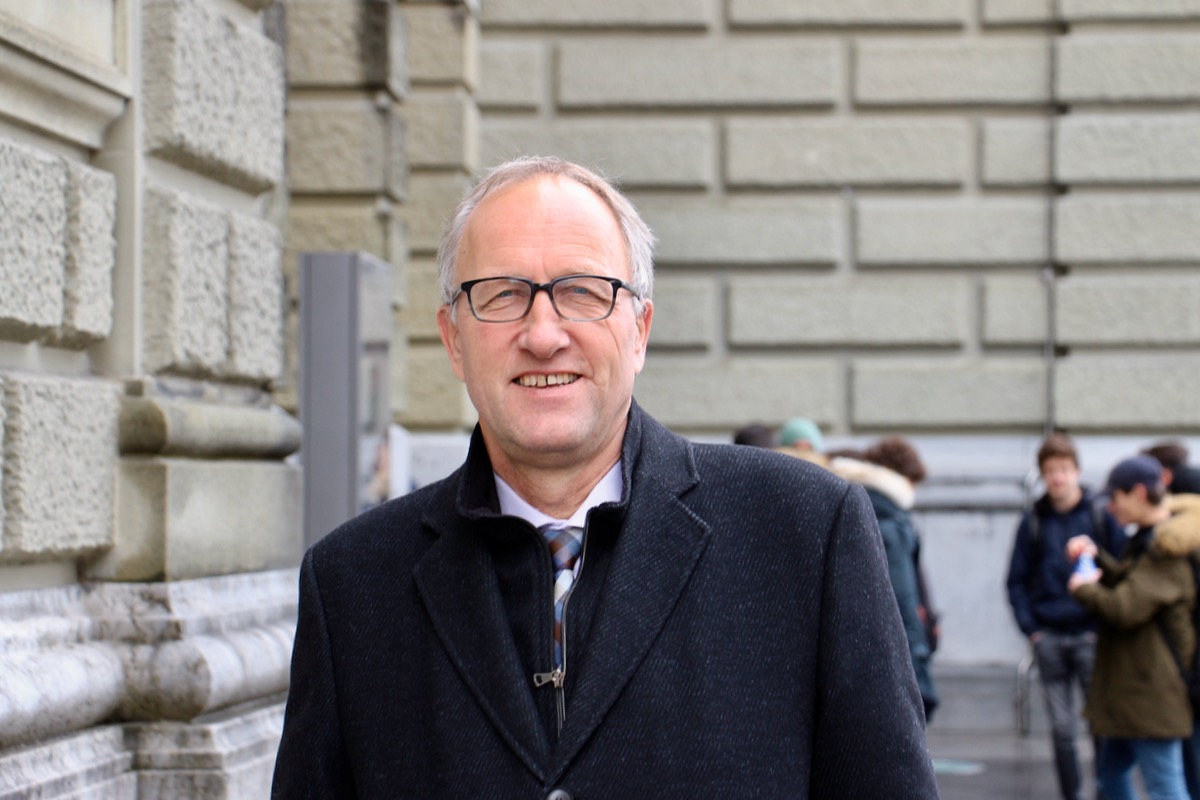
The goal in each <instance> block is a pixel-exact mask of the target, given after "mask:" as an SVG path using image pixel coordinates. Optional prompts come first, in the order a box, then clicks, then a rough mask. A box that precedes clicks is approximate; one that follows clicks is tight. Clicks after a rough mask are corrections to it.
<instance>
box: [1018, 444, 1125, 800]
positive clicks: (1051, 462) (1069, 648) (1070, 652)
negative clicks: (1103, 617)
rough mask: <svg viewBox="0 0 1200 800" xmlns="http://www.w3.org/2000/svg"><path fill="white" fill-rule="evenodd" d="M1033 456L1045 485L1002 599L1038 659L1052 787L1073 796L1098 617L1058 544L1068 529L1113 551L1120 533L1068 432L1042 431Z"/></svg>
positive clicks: (1026, 520) (1073, 799)
mask: <svg viewBox="0 0 1200 800" xmlns="http://www.w3.org/2000/svg"><path fill="white" fill-rule="evenodd" d="M1037 458H1038V469H1039V471H1040V472H1041V475H1042V480H1043V482H1044V483H1045V485H1046V491H1045V493H1044V494H1043V495H1042V496H1041V497H1040V498H1038V500H1037V501H1036V502H1035V503H1034V504H1033V508H1032V509H1030V510H1029V511H1028V512H1026V513H1025V515H1024V516H1023V517H1022V519H1021V523H1020V525H1019V526H1018V528H1017V534H1016V538H1015V539H1014V541H1013V548H1012V556H1011V559H1010V561H1009V568H1008V581H1007V586H1008V600H1009V604H1010V605H1011V606H1012V612H1013V616H1014V617H1015V618H1016V621H1017V626H1018V627H1020V629H1021V632H1022V633H1023V634H1025V636H1026V637H1028V639H1029V642H1030V646H1031V647H1032V649H1033V654H1034V658H1035V659H1036V661H1037V665H1038V677H1039V679H1040V682H1041V686H1042V696H1043V698H1044V700H1045V703H1046V715H1047V718H1048V719H1049V721H1050V738H1051V742H1052V744H1053V748H1054V766H1055V771H1056V774H1057V778H1058V787H1059V792H1060V794H1061V795H1062V798H1063V800H1080V789H1081V786H1082V781H1081V779H1080V774H1079V756H1078V754H1077V752H1076V748H1075V739H1076V732H1077V729H1078V713H1077V711H1076V704H1075V687H1076V686H1078V687H1079V688H1080V689H1081V690H1082V691H1083V693H1084V694H1086V693H1087V691H1088V687H1089V686H1090V685H1091V676H1092V664H1093V662H1094V660H1095V657H1096V626H1097V621H1096V619H1095V617H1094V616H1093V615H1092V614H1090V613H1089V612H1088V611H1087V609H1085V608H1084V607H1083V606H1082V605H1080V603H1079V602H1078V601H1077V600H1076V599H1075V598H1073V597H1072V596H1071V593H1070V592H1069V591H1067V580H1068V579H1069V578H1070V577H1071V570H1072V568H1073V565H1072V564H1071V562H1069V561H1068V560H1067V558H1066V555H1065V549H1064V548H1065V547H1066V543H1067V541H1069V540H1070V539H1071V538H1072V537H1074V536H1087V537H1090V538H1091V539H1092V540H1094V541H1095V542H1097V543H1098V544H1099V545H1101V546H1103V547H1104V548H1105V549H1106V550H1108V551H1109V552H1112V553H1120V552H1121V549H1122V546H1123V542H1124V538H1125V536H1124V533H1123V532H1122V531H1121V529H1120V526H1119V525H1117V522H1116V520H1114V519H1113V518H1112V516H1111V515H1110V514H1109V513H1108V512H1107V511H1106V510H1105V509H1104V502H1103V500H1100V499H1098V498H1097V497H1096V496H1095V495H1094V494H1093V493H1092V492H1090V491H1089V490H1088V489H1086V488H1085V487H1083V486H1082V485H1081V484H1080V482H1079V455H1078V453H1077V451H1076V449H1075V443H1074V442H1072V441H1071V438H1070V437H1069V436H1067V435H1066V434H1062V433H1055V434H1051V435H1050V436H1048V437H1046V439H1045V441H1044V442H1042V445H1041V447H1040V448H1039V449H1038V455H1037Z"/></svg>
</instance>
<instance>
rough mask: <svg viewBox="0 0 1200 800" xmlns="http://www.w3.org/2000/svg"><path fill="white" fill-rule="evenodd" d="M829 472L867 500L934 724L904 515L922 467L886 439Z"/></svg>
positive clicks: (913, 549) (927, 654) (917, 555)
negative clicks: (859, 488)
mask: <svg viewBox="0 0 1200 800" xmlns="http://www.w3.org/2000/svg"><path fill="white" fill-rule="evenodd" d="M830 469H832V470H833V471H834V472H835V473H836V474H838V475H841V476H842V477H843V478H845V479H847V480H850V481H854V482H855V483H858V484H860V485H862V487H863V488H864V489H866V490H867V497H869V498H870V499H871V507H872V509H873V510H874V511H875V518H876V519H877V520H878V521H879V533H880V534H881V535H882V537H883V550H884V552H885V553H886V554H887V562H888V578H889V579H890V580H891V583H892V591H893V592H894V593H895V595H896V605H897V607H898V608H899V609H900V619H902V620H903V621H904V635H905V638H907V640H908V653H909V657H910V658H911V659H912V665H913V672H914V673H916V676H917V687H918V688H919V689H920V690H921V701H922V703H923V704H924V707H925V721H926V722H928V721H929V720H931V719H933V712H934V710H935V709H936V708H937V706H938V703H939V698H938V693H937V688H936V686H935V685H934V682H933V673H932V671H931V669H930V660H931V658H932V656H933V650H932V647H931V646H930V643H929V638H928V636H927V635H926V625H925V621H924V620H923V619H922V616H921V615H922V606H923V601H922V596H921V595H922V592H921V586H920V584H921V580H922V575H921V539H920V537H919V536H918V534H917V528H916V526H915V525H914V524H913V520H912V516H911V514H910V513H909V512H910V511H911V509H912V507H913V503H914V502H915V500H916V484H918V483H920V482H921V481H923V480H925V465H924V464H923V463H922V462H921V457H920V455H919V454H918V453H917V450H916V448H915V447H913V446H912V444H911V443H910V442H909V441H908V440H907V439H905V438H904V437H902V436H887V437H884V438H883V439H880V440H879V441H878V442H876V443H875V444H873V445H871V446H870V447H868V448H867V449H866V450H865V451H863V453H862V454H861V460H855V459H852V458H835V459H833V460H832V461H831V462H830ZM927 613H928V610H927Z"/></svg>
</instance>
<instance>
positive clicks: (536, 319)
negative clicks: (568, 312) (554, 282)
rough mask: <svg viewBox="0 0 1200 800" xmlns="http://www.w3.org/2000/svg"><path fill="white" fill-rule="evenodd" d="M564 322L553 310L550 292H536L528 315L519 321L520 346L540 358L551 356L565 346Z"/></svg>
mask: <svg viewBox="0 0 1200 800" xmlns="http://www.w3.org/2000/svg"><path fill="white" fill-rule="evenodd" d="M539 295H545V297H539ZM564 322H565V320H563V318H562V317H560V316H559V315H558V312H557V311H555V310H554V304H553V303H552V302H551V300H550V292H538V293H537V294H535V295H534V296H533V304H532V305H531V306H530V307H529V313H528V314H526V315H525V319H524V320H522V321H521V324H522V325H523V326H524V330H523V332H522V334H521V344H522V345H523V346H524V347H526V348H528V349H529V350H530V351H531V352H533V354H534V355H536V356H538V357H540V358H546V357H549V356H551V355H553V354H554V353H555V352H557V351H558V350H559V349H561V348H563V347H565V346H566V344H567V332H566V330H565V328H564V327H563V325H564Z"/></svg>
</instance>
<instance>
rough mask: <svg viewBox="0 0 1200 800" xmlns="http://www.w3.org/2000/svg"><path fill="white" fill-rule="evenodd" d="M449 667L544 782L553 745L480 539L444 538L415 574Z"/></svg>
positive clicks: (459, 533) (455, 534) (456, 534)
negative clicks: (460, 677)
mask: <svg viewBox="0 0 1200 800" xmlns="http://www.w3.org/2000/svg"><path fill="white" fill-rule="evenodd" d="M413 575H414V577H415V578H416V581H417V586H418V587H419V589H420V592H421V598H422V600H423V601H424V603H425V607H426V609H427V610H428V611H429V616H430V618H431V619H432V621H433V627H434V629H435V630H436V631H437V635H438V637H439V638H440V639H441V641H442V644H443V646H444V647H445V648H446V652H447V653H448V654H449V656H450V660H451V661H453V662H454V666H455V668H456V669H457V670H458V672H459V674H460V675H461V676H462V678H463V681H464V682H465V683H466V684H467V686H468V687H469V688H470V690H471V693H472V694H474V695H475V699H476V700H477V701H478V702H479V704H480V706H482V707H483V710H484V712H485V713H486V714H487V716H488V718H489V719H491V721H492V724H494V725H495V726H496V728H497V730H498V731H499V732H500V735H501V736H502V737H503V738H504V740H505V741H506V742H507V743H508V745H509V747H511V748H512V750H513V752H515V753H516V755H517V756H518V757H519V758H520V759H521V761H522V762H523V763H524V764H525V766H527V767H528V768H529V770H530V771H531V772H533V774H534V775H536V776H537V777H538V778H539V779H543V780H544V779H545V771H546V765H547V764H548V763H549V757H550V742H549V738H548V736H547V734H546V729H545V726H544V724H543V723H542V720H541V719H540V717H539V716H538V713H537V709H536V708H535V706H534V703H533V696H532V693H531V689H530V679H529V676H528V675H526V674H525V671H524V670H523V669H522V667H521V664H520V657H519V656H518V655H517V649H516V645H515V643H514V642H513V638H512V628H511V626H510V625H509V621H508V615H507V613H506V612H505V610H504V604H503V600H502V599H501V595H500V588H499V586H498V584H497V581H496V574H495V570H494V569H493V568H492V563H491V558H490V556H489V555H488V552H487V549H486V547H485V546H484V544H483V543H482V542H481V541H480V537H479V536H478V535H472V533H471V532H470V531H468V530H465V529H463V528H455V529H453V530H450V531H448V532H446V533H444V534H443V535H442V537H441V538H440V539H439V540H438V541H437V542H436V543H435V544H434V545H433V547H431V548H430V550H429V551H428V552H427V553H426V554H425V556H424V557H423V558H422V559H421V561H420V562H419V563H418V564H417V566H416V568H415V569H414V570H413Z"/></svg>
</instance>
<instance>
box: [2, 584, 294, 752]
mask: <svg viewBox="0 0 1200 800" xmlns="http://www.w3.org/2000/svg"><path fill="white" fill-rule="evenodd" d="M295 586H296V573H295V571H294V570H279V571H274V572H259V573H246V574H242V575H231V576H223V577H220V578H204V579H199V580H194V581H180V582H177V583H159V584H132V583H131V584H87V585H81V586H72V587H66V588H59V589H48V590H37V591H30V592H14V593H11V594H8V595H0V643H3V645H4V652H5V654H6V658H5V659H4V660H3V661H0V746H7V745H11V744H16V743H20V742H27V741H32V740H35V739H39V738H45V737H47V736H53V735H57V734H60V733H65V732H68V731H73V730H80V729H83V728H86V727H89V726H91V725H95V724H97V723H100V722H105V721H114V720H126V721H138V720H145V721H154V720H180V721H186V720H191V719H194V718H195V717H197V716H199V715H200V714H204V713H207V712H211V711H214V710H217V709H221V708H227V707H229V706H233V705H237V704H240V703H245V702H249V701H252V700H258V699H261V698H265V697H268V696H271V695H275V694H278V693H280V692H283V691H284V690H286V689H287V685H288V666H289V662H290V658H291V644H292V638H293V636H294V634H295V613H296V588H295Z"/></svg>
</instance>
